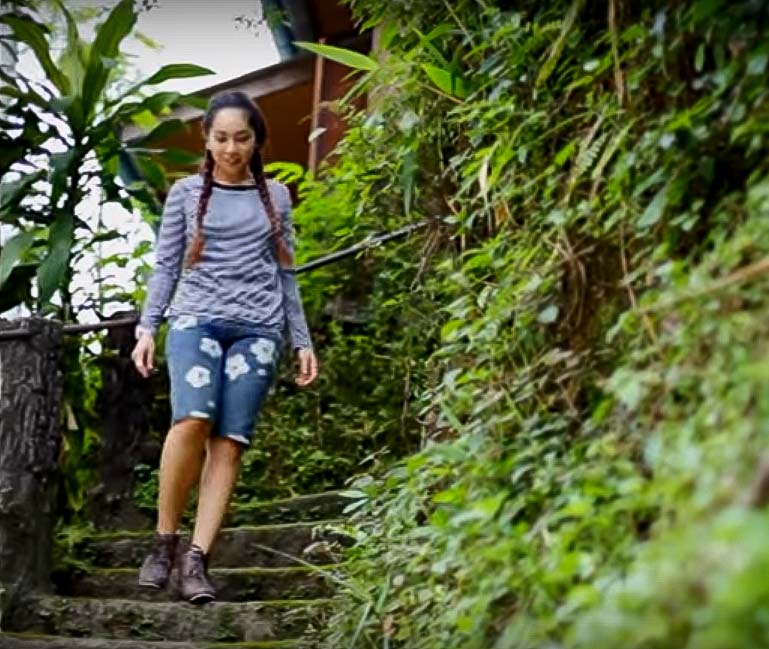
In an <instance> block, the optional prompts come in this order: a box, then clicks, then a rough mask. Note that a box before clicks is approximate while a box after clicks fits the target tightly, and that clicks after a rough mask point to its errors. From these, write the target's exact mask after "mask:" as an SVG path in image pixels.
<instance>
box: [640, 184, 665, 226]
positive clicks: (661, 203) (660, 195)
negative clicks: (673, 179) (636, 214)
mask: <svg viewBox="0 0 769 649" xmlns="http://www.w3.org/2000/svg"><path fill="white" fill-rule="evenodd" d="M667 199H668V186H667V185H665V186H664V187H663V188H662V189H660V190H659V191H658V192H657V194H656V195H655V196H654V198H653V199H652V201H651V203H649V204H648V205H647V206H646V209H645V210H644V211H643V214H641V218H640V219H638V227H639V228H648V227H651V226H652V225H654V224H655V223H657V221H659V220H660V218H661V217H662V213H663V212H664V210H665V204H666V203H667Z"/></svg>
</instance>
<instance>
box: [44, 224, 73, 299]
mask: <svg viewBox="0 0 769 649" xmlns="http://www.w3.org/2000/svg"><path fill="white" fill-rule="evenodd" d="M74 231H75V219H74V217H73V216H72V214H62V215H61V216H59V217H58V218H57V219H56V220H55V221H54V222H53V224H52V225H51V228H50V234H49V238H48V256H47V257H46V258H45V259H44V260H43V263H41V264H40V266H39V267H38V269H37V286H38V300H39V301H40V302H41V303H46V302H48V301H50V299H51V296H53V294H54V293H55V292H56V289H58V288H59V286H60V285H61V282H62V280H63V279H64V277H65V275H66V270H67V267H68V265H69V255H70V251H71V250H72V243H73V237H74Z"/></svg>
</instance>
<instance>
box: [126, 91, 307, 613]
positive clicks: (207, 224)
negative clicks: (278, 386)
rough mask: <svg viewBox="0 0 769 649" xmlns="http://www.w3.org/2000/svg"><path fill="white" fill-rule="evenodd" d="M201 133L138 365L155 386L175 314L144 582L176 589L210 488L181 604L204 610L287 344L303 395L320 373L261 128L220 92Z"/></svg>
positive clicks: (150, 298) (161, 263) (248, 109)
mask: <svg viewBox="0 0 769 649" xmlns="http://www.w3.org/2000/svg"><path fill="white" fill-rule="evenodd" d="M203 133H204V136H205V147H206V150H205V160H204V161H203V164H202V165H201V171H200V172H199V173H198V174H195V175H193V176H188V177H186V178H184V179H182V180H179V181H177V182H176V183H174V184H173V185H172V187H171V189H170V191H169V193H168V197H167V199H166V202H165V207H164V209H163V216H162V221H161V226H160V232H159V235H158V240H157V246H156V249H155V254H156V262H155V270H154V272H153V275H152V278H151V279H150V282H149V287H148V292H147V299H146V302H145V304H144V308H143V309H142V315H141V318H140V321H139V325H138V326H137V344H136V347H135V349H134V351H133V355H132V358H133V361H134V363H135V364H136V367H137V369H138V370H139V372H140V373H141V374H142V375H143V376H145V377H147V376H148V375H149V374H150V372H152V371H153V356H154V336H155V333H156V332H157V328H158V325H159V324H160V320H161V318H162V315H163V312H164V311H165V310H166V307H167V306H168V305H169V302H170V308H169V309H168V321H169V332H168V337H167V341H166V356H167V360H168V371H169V376H170V379H171V409H172V427H171V429H170V431H169V432H168V436H167V437H166V440H165V444H164V445H163V452H162V455H161V459H160V478H159V482H160V491H159V496H158V524H157V531H156V533H155V536H154V546H153V549H152V552H151V554H150V555H149V556H148V557H147V558H146V559H145V560H144V563H143V564H142V567H141V570H140V573H139V583H140V585H142V586H146V587H149V588H155V589H161V588H164V587H165V585H166V583H167V582H168V578H169V574H170V572H171V569H172V568H173V563H174V557H175V554H176V546H177V543H178V539H179V536H178V534H177V527H178V525H179V521H180V518H181V515H182V513H183V511H184V509H185V507H186V504H187V501H188V498H189V493H190V490H191V488H192V486H193V485H194V484H195V483H196V482H198V481H199V489H198V509H197V516H196V521H195V527H194V530H193V534H192V539H191V541H192V542H191V544H190V547H189V550H188V551H187V552H185V554H184V555H182V557H181V565H180V567H179V575H180V580H181V584H180V585H181V594H182V597H183V598H185V599H187V600H188V601H190V602H192V603H196V604H203V603H206V602H210V601H213V600H214V599H215V597H216V595H215V591H214V588H213V586H212V585H211V582H210V581H209V579H208V573H207V566H208V555H209V552H210V549H211V546H212V545H213V542H214V540H215V538H216V536H217V534H218V532H219V528H220V527H221V523H222V519H223V517H224V514H225V511H226V509H227V504H228V502H229V498H230V495H231V493H232V489H233V487H234V485H235V482H236V480H237V474H238V469H239V467H240V458H241V454H242V453H243V450H244V449H245V448H246V447H247V446H248V444H249V442H250V440H251V436H252V432H253V429H254V425H255V423H256V421H257V418H258V415H259V411H260V408H261V406H262V404H263V402H264V399H265V397H266V395H267V392H268V390H269V388H270V386H271V384H272V382H273V378H274V376H275V369H276V365H277V363H278V358H279V356H280V351H281V346H282V342H283V340H284V337H285V335H286V333H287V334H288V337H289V338H290V344H291V348H292V350H293V352H294V353H295V354H296V358H297V360H298V366H299V370H298V374H297V376H296V383H297V384H298V385H299V386H306V385H308V384H310V383H311V382H312V381H313V380H314V379H315V377H316V376H317V372H318V363H317V359H316V357H315V354H314V352H313V347H312V342H311V340H310V335H309V332H308V330H307V323H306V321H305V317H304V311H303V309H302V303H301V299H300V297H299V290H298V287H297V283H296V277H295V275H294V273H293V271H292V266H293V243H292V233H291V215H290V210H291V201H290V196H289V193H288V190H287V188H286V187H285V186H284V185H282V184H280V183H277V182H274V181H271V180H269V181H268V180H267V179H266V178H265V176H264V171H263V168H262V153H261V148H262V146H263V145H264V142H265V140H266V136H267V132H266V127H265V123H264V119H263V118H262V116H261V114H260V112H259V110H258V108H257V107H256V105H255V104H254V103H253V102H252V101H251V99H250V98H249V97H248V96H247V95H245V94H244V93H241V92H225V93H220V94H218V95H215V96H214V97H213V98H212V99H211V101H210V103H209V106H208V110H207V111H206V114H205V117H204V119H203ZM172 296H173V299H172Z"/></svg>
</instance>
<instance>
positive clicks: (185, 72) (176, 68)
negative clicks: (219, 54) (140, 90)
mask: <svg viewBox="0 0 769 649" xmlns="http://www.w3.org/2000/svg"><path fill="white" fill-rule="evenodd" d="M207 74H216V72H214V71H213V70H211V69H209V68H204V67H203V66H201V65H195V64H194V63H171V64H169V65H164V66H163V67H162V68H160V70H158V71H157V72H155V74H153V75H152V76H151V77H148V78H147V79H145V80H144V81H141V82H140V83H139V85H140V86H154V85H157V84H159V83H163V82H164V81H168V80H169V79H186V78H189V77H202V76H204V75H207Z"/></svg>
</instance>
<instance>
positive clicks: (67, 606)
mask: <svg viewBox="0 0 769 649" xmlns="http://www.w3.org/2000/svg"><path fill="white" fill-rule="evenodd" d="M327 606H328V601H327V600H315V601H310V602H307V601H306V602H280V601H278V602H249V603H227V602H215V603H213V604H207V605H205V606H193V605H192V604H187V603H184V602H137V601H133V600H121V599H96V598H66V597H56V596H53V597H41V598H37V599H35V600H34V601H30V602H27V604H26V605H24V606H19V607H17V608H16V609H15V610H14V611H13V613H12V616H11V620H10V623H9V624H8V626H9V628H10V630H11V631H14V632H16V633H22V632H27V633H30V632H32V633H39V634H45V635H50V636H58V637H62V636H64V637H68V638H91V639H93V638H105V639H116V640H134V641H139V640H140V641H145V642H148V641H153V642H186V643H215V642H219V643H223V642H265V641H268V640H269V641H276V640H293V639H296V638H299V637H301V636H302V634H303V633H304V632H305V630H306V629H307V627H308V625H310V624H318V623H320V622H321V620H322V617H323V613H324V611H325V610H326V609H327ZM69 646H71V645H68V647H69ZM86 646H87V645H86ZM193 646H194V645H193ZM204 646H205V645H204ZM258 646H259V645H257V647H258ZM263 646H264V645H263ZM267 646H269V645H267ZM164 649H165V648H164Z"/></svg>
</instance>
